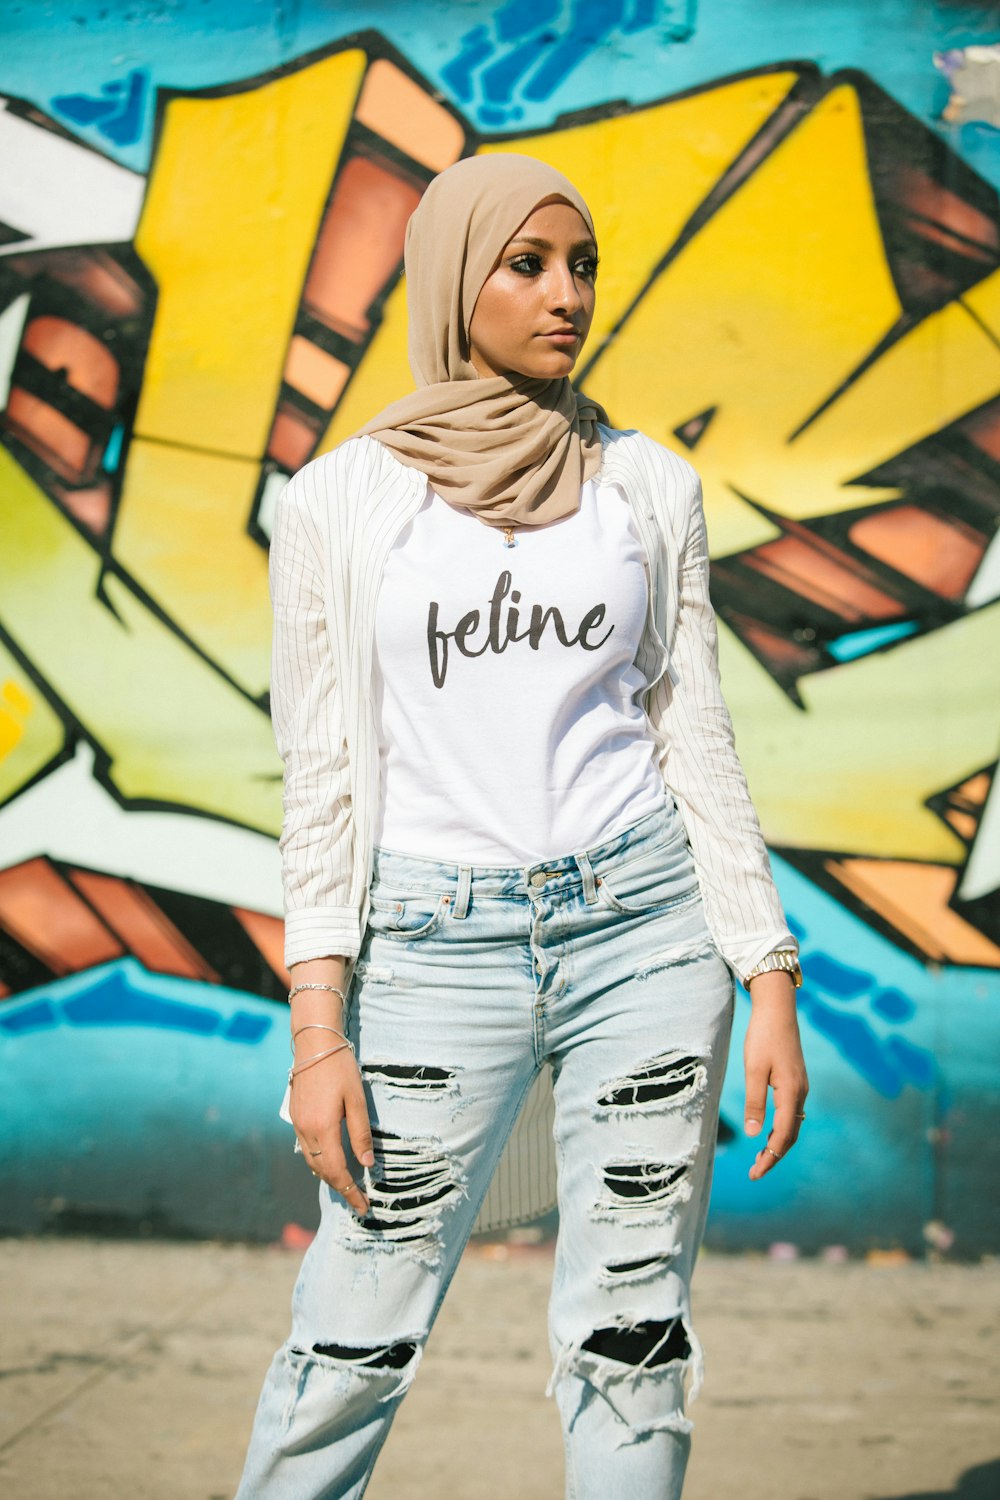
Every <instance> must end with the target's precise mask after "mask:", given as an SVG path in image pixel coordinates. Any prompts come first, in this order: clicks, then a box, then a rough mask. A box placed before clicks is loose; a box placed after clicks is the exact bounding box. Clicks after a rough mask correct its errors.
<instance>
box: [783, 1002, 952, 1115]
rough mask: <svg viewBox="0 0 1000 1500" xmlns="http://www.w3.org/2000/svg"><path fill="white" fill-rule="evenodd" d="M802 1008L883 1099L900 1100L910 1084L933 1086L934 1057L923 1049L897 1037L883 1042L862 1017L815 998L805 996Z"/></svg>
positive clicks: (818, 1029)
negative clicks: (906, 1086) (903, 1091)
mask: <svg viewBox="0 0 1000 1500" xmlns="http://www.w3.org/2000/svg"><path fill="white" fill-rule="evenodd" d="M800 1008H801V1009H802V1011H803V1012H804V1013H805V1015H806V1016H807V1017H808V1019H809V1020H810V1021H811V1022H812V1024H813V1025H814V1026H815V1027H816V1030H817V1031H820V1032H822V1034H823V1035H824V1036H826V1037H828V1038H829V1039H830V1041H832V1042H833V1043H834V1045H835V1046H836V1048H837V1050H838V1052H839V1053H840V1055H841V1057H843V1058H844V1060H845V1061H846V1062H849V1063H850V1064H851V1066H852V1067H853V1068H855V1069H856V1070H857V1072H858V1073H860V1074H861V1076H862V1078H864V1079H865V1080H866V1081H867V1082H868V1083H870V1084H871V1086H872V1088H873V1089H875V1090H877V1092H878V1093H880V1094H881V1095H882V1097H883V1098H885V1099H896V1098H898V1097H899V1095H900V1093H901V1092H902V1090H903V1088H904V1087H905V1085H906V1084H907V1083H912V1084H915V1085H916V1086H917V1088H921V1089H926V1088H930V1086H931V1084H932V1083H933V1081H934V1056H933V1053H930V1052H927V1051H926V1050H925V1049H924V1048H923V1047H916V1046H914V1045H913V1044H912V1043H910V1042H907V1041H906V1040H905V1039H904V1038H902V1037H898V1036H892V1037H888V1038H887V1039H886V1040H885V1041H883V1040H882V1039H881V1038H879V1037H878V1036H877V1034H876V1033H875V1032H874V1031H873V1030H872V1028H871V1026H870V1025H869V1024H868V1022H867V1021H866V1020H865V1019H864V1017H863V1016H859V1015H856V1014H854V1013H852V1012H848V1011H843V1010H837V1009H835V1007H833V1006H831V1005H827V1004H826V1003H825V1002H824V1001H822V1000H820V999H819V997H818V996H816V995H805V996H804V997H803V999H802V1000H801V1001H800Z"/></svg>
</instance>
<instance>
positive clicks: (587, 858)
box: [372, 792, 684, 896]
mask: <svg viewBox="0 0 1000 1500" xmlns="http://www.w3.org/2000/svg"><path fill="white" fill-rule="evenodd" d="M683 838H684V825H683V823H682V821H681V816H680V812H679V810H678V807H677V803H676V801H675V799H674V797H673V794H672V793H669V792H668V793H667V796H666V799H665V800H664V802H663V805H662V806H661V807H658V808H656V809H655V810H654V811H653V812H651V813H646V814H645V815H644V816H643V817H641V818H639V819H638V820H637V821H636V822H635V823H632V824H630V825H629V826H628V827H627V828H623V829H622V830H621V832H619V833H616V834H613V835H612V836H611V837H610V838H608V839H605V840H603V841H602V842H601V843H599V844H593V845H591V846H590V847H589V848H586V849H579V850H574V851H573V852H571V853H569V854H563V855H560V856H558V857H556V858H553V859H542V860H538V861H536V862H535V863H534V864H526V865H480V864H462V863H460V862H452V861H450V860H438V859H428V858H425V857H424V856H423V855H419V854H406V853H403V852H402V851H400V850H396V849H386V848H384V847H382V846H380V845H377V846H376V848H375V850H374V853H373V862H372V884H373V885H374V884H375V883H376V882H377V881H382V882H384V883H385V884H386V885H389V886H392V887H393V888H394V889H399V890H408V891H435V892H442V893H443V892H447V891H448V890H449V889H452V888H454V890H456V891H458V890H459V889H461V890H462V891H463V892H464V891H467V890H469V889H472V890H474V891H475V892H476V894H477V895H480V896H518V895H522V896H523V895H530V894H532V893H534V894H537V893H538V891H540V890H542V889H544V890H546V891H547V892H551V891H553V890H559V889H563V888H568V887H571V886H573V885H575V884H579V883H581V882H582V883H583V885H584V888H585V889H587V888H588V887H589V886H590V883H591V881H592V880H593V878H594V873H595V872H596V873H597V874H600V873H601V871H602V870H608V871H609V872H610V870H611V869H613V868H614V867H615V866H616V865H621V864H625V863H628V861H629V860H631V859H632V858H634V857H637V856H638V855H640V854H642V853H644V852H646V851H647V850H648V849H651V848H657V847H664V846H669V845H672V844H673V843H674V842H675V841H678V840H683ZM588 895H589V892H588Z"/></svg>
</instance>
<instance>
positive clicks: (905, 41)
mask: <svg viewBox="0 0 1000 1500" xmlns="http://www.w3.org/2000/svg"><path fill="white" fill-rule="evenodd" d="M543 5H544V9H543ZM508 9H509V11H510V15H511V16H512V18H513V19H512V20H510V21H507V20H505V21H504V32H505V35H506V34H507V33H512V32H515V31H517V30H518V27H519V26H524V25H526V24H527V20H526V19H519V18H522V17H526V16H527V15H528V13H529V10H530V3H529V0H523V3H522V5H520V6H514V4H513V0H512V3H511V4H510V6H509V7H508V6H503V7H501V6H498V5H497V0H463V4H462V7H461V11H462V21H463V23H464V26H465V29H464V31H463V32H462V33H461V41H460V43H459V46H458V50H457V51H456V52H455V53H454V55H451V56H449V48H453V47H454V46H455V43H454V41H453V40H452V39H451V37H449V35H448V26H449V20H453V19H454V16H453V13H450V12H449V11H448V10H447V9H444V10H439V11H438V12H434V11H429V12H426V13H425V12H424V11H422V10H421V9H420V8H419V7H412V6H401V5H399V3H398V0H368V4H366V6H365V11H364V24H365V26H366V27H369V28H371V29H372V30H373V31H378V32H381V33H382V34H383V35H384V36H385V37H386V39H387V41H388V42H389V43H390V44H391V45H393V46H394V47H396V48H398V49H399V50H400V51H401V52H403V53H404V54H405V55H406V57H407V58H408V59H409V60H410V61H411V62H412V63H413V65H414V67H416V68H417V69H418V70H419V71H420V72H421V73H423V74H424V76H425V77H426V78H427V79H428V80H429V82H430V84H431V86H432V87H439V88H441V89H443V90H444V91H445V92H446V93H447V94H448V95H449V96H450V97H451V98H453V99H454V100H455V101H456V102H458V103H460V104H468V103H471V101H472V100H473V98H474V96H475V75H476V69H477V68H479V67H481V66H484V65H488V63H489V61H490V60H493V61H496V60H497V58H498V56H499V51H500V48H503V47H509V46H510V45H518V44H519V43H520V41H523V40H524V36H525V35H527V34H528V33H524V34H522V35H520V36H517V37H513V38H512V40H504V39H502V38H501V37H500V28H499V26H498V15H499V14H500V13H501V11H503V12H507V11H508ZM551 9H552V0H539V4H538V5H537V6H536V7H535V17H536V29H537V30H542V29H545V28H551V27H553V26H554V25H555V23H554V22H553V21H552V20H551ZM759 9H760V8H759V7H758V10H759ZM987 9H988V8H987ZM137 14H138V12H137V11H136V8H135V5H134V3H133V0H74V5H73V8H72V16H71V17H70V15H69V13H68V12H67V11H66V10H65V8H63V7H60V6H26V5H25V4H24V3H23V0H0V35H2V36H3V38H4V47H3V50H2V55H0V92H2V93H7V94H14V95H16V96H18V97H20V98H25V99H28V100H29V101H31V102H32V103H34V104H36V105H37V106H38V107H39V108H41V109H49V108H50V101H51V99H52V97H53V95H55V96H56V97H59V98H67V97H70V98H73V97H76V98H80V97H81V96H82V97H91V98H96V100H97V101H98V105H99V106H100V105H101V103H103V102H104V101H103V96H102V92H101V91H102V83H103V81H104V80H106V78H107V67H108V58H109V57H111V56H116V55H117V56H121V57H122V59H123V66H126V67H133V68H142V69H144V70H145V71H146V72H147V73H148V75H149V77H150V79H151V81H155V80H158V79H160V78H162V79H165V80H169V83H170V85H171V86H172V87H173V88H177V89H200V88H213V87H220V86H226V85H232V84H237V83H239V82H240V81H242V80H244V79H247V78H252V77H255V76H259V75H261V74H262V73H265V72H267V71H268V70H269V69H272V68H277V67H287V66H289V65H290V64H292V63H293V60H294V56H296V55H297V56H300V57H304V56H307V55H308V54H310V53H314V52H317V51H319V50H320V49H322V48H324V47H331V46H336V45H337V44H338V43H339V42H340V41H341V40H342V39H343V38H345V37H349V36H351V35H352V34H354V33H355V32H356V31H357V28H358V11H357V6H356V5H350V4H348V3H347V0H298V3H297V4H296V7H295V36H294V48H292V47H291V46H290V43H289V36H288V29H287V27H285V26H281V25H271V24H269V23H268V22H269V17H270V16H271V15H272V14H273V12H272V11H271V9H270V8H269V7H268V6H267V5H262V4H261V0H198V3H197V4H195V3H187V0H177V3H176V4H175V5H174V6H173V7H172V9H171V21H170V25H169V26H156V25H149V26H141V27H137V26H136V15H137ZM557 14H558V15H559V16H562V15H564V14H565V15H566V16H567V17H569V16H570V15H571V9H570V7H569V6H568V5H566V3H565V0H558V9H557ZM543 16H544V17H545V19H544V20H543V19H542V18H543ZM985 17H986V10H984V8H983V7H982V6H981V5H979V6H977V5H974V4H972V3H970V0H964V3H963V0H953V3H951V4H949V5H948V6H947V7H946V8H942V7H940V6H939V7H937V8H936V10H935V8H933V7H931V9H930V10H929V11H927V12H926V14H925V15H924V16H923V18H922V20H921V22H920V24H917V23H914V24H911V25H901V24H900V11H899V9H898V8H897V7H896V6H894V5H886V6H875V7H873V6H871V5H870V4H868V3H866V0H830V3H829V4H826V5H822V6H817V5H812V6H809V5H803V4H802V3H801V0H769V3H768V5H767V7H766V20H764V19H763V16H762V14H756V15H755V11H754V8H753V7H748V6H747V5H746V0H705V3H703V4H701V5H699V6H697V8H696V4H695V0H687V3H675V4H667V3H666V0H630V3H629V4H628V5H627V8H626V12H625V14H624V16H623V19H622V20H621V22H620V23H619V25H618V27H617V28H616V31H615V33H614V36H613V38H612V39H611V42H610V45H605V46H602V47H599V48H597V49H593V50H592V51H591V52H590V53H589V55H588V56H587V57H586V59H585V60H584V61H583V62H582V63H581V64H579V65H578V66H577V67H576V68H575V70H574V71H573V72H572V73H571V75H570V76H569V78H568V80H567V82H566V84H565V86H564V87H562V88H560V89H559V90H558V91H557V93H556V94H555V95H553V96H552V97H551V99H549V100H541V101H538V102H533V101H529V100H528V99H527V98H526V97H525V96H524V95H523V94H522V95H521V96H520V100H519V104H520V106H521V107H523V119H524V125H523V128H528V129H536V128H537V129H544V128H545V127H546V126H548V125H549V124H551V122H552V120H553V119H554V118H555V116H556V115H557V114H561V113H564V112H567V111H571V110H576V109H583V108H590V107H594V106H598V105H601V104H603V103H606V102H608V101H609V100H616V99H624V98H627V99H628V100H629V101H630V103H631V104H632V105H633V106H634V107H636V108H638V107H640V106H641V105H642V104H643V103H646V102H649V101H650V100H652V99H659V98H661V97H663V96H664V95H665V94H668V93H674V92H681V91H683V90H686V89H691V88H695V87H700V86H703V85H705V84H706V83H709V82H710V81H712V80H714V79H719V78H723V77H725V76H726V75H727V74H730V73H734V72H739V73H742V72H744V71H747V70H750V69H753V68H759V67H767V66H771V65H773V64H774V63H775V62H778V61H781V60H782V59H787V58H807V59H812V60H814V61H816V62H817V63H819V64H820V66H821V67H822V68H823V70H824V72H826V73H831V72H834V71H835V70H836V69H838V68H844V67H849V68H857V69H860V70H861V71H863V72H867V73H870V74H871V76H872V77H873V78H874V79H875V80H876V81H877V82H878V83H879V84H880V85H881V86H882V87H883V88H886V89H888V90H889V91H890V92H891V93H893V94H894V95H895V97H896V98H897V99H898V100H899V102H900V103H901V104H902V105H903V106H904V108H906V109H908V110H910V111H911V112H912V113H913V114H915V115H916V116H917V117H918V118H919V119H923V120H925V121H927V122H928V123H929V124H933V125H935V126H936V128H938V129H939V130H940V131H941V133H942V134H947V137H948V140H949V143H950V144H951V145H953V146H954V147H956V148H957V149H958V150H959V151H960V152H961V153H962V154H963V155H965V157H966V159H967V160H969V161H971V162H972V164H973V165H974V166H975V167H976V169H977V170H978V171H980V172H982V173H983V175H984V176H986V177H987V178H988V179H989V180H991V181H993V182H995V183H1000V132H998V131H995V130H991V129H989V128H988V127H983V128H977V127H976V126H974V125H966V126H961V127H957V128H955V127H952V128H949V127H947V126H946V125H943V124H940V123H939V115H940V110H941V107H942V105H943V103H944V101H945V99H946V98H947V93H948V89H947V83H946V81H945V80H944V79H943V78H942V76H941V74H940V73H939V72H938V70H937V69H936V68H935V67H934V64H933V55H934V52H935V51H936V50H940V49H943V48H949V47H964V46H967V45H968V44H970V43H973V42H976V41H980V42H981V41H983V40H993V39H994V32H995V28H994V29H993V31H989V32H988V34H987V30H988V27H989V21H988V19H984V18H985ZM438 18H440V24H435V23H436V21H437V20H438ZM565 24H566V25H569V24H571V22H570V21H569V20H567V22H566V23H565ZM472 37H474V38H475V42H474V44H473V43H472V42H470V38H472ZM679 44H682V45H679ZM473 45H474V46H475V49H476V50H475V53H474V54H473V53H472V51H471V48H472V46H473ZM140 49H141V50H140ZM463 80H464V81H463ZM481 102H483V101H481ZM471 113H472V115H473V117H474V118H475V119H476V120H480V119H481V115H480V112H479V111H478V110H476V109H473V110H472V111H471ZM62 118H67V117H66V116H62ZM102 118H103V117H102ZM153 122H154V111H153V110H152V109H151V108H145V109H144V110H143V120H142V128H141V134H140V136H139V137H138V138H137V139H136V140H135V141H134V142H133V143H132V144H130V145H125V146H120V145H116V144H114V142H113V141H112V140H111V139H110V138H109V137H108V136H107V135H100V136H99V135H98V130H97V126H96V125H91V126H86V127H82V126H81V127H80V128H81V129H84V130H86V131H87V132H90V133H92V138H93V139H95V140H99V142H100V143H101V144H102V145H105V146H106V149H108V153H109V155H111V156H113V157H115V158H116V159H117V160H119V161H121V162H123V163H125V164H126V165H128V166H131V167H134V168H136V169H137V170H140V171H144V170H146V168H147V166H148V163H149V159H150V151H151V147H152V143H153ZM482 123H484V124H485V123H489V122H487V121H485V120H483V121H482ZM119 133H120V131H119Z"/></svg>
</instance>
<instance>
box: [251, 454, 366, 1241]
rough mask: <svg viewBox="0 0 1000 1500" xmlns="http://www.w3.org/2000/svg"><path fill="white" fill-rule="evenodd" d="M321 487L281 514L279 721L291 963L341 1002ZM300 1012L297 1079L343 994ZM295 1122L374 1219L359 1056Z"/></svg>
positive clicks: (336, 1180)
mask: <svg viewBox="0 0 1000 1500" xmlns="http://www.w3.org/2000/svg"><path fill="white" fill-rule="evenodd" d="M316 483H317V466H315V465H312V466H309V469H308V470H305V471H301V472H300V473H299V474H298V475H296V476H295V477H294V478H293V479H292V480H291V482H290V483H289V484H288V485H287V486H286V488H285V490H284V491H283V492H282V494H281V496H280V497H279V499H278V503H277V506H276V509H275V516H274V525H273V528H272V534H271V549H270V557H269V564H268V576H269V583H270V590H271V603H272V608H273V613H274V628H273V636H272V648H271V720H272V725H273V729H274V737H275V741H276V743H277V746H278V751H279V753H280V755H281V758H282V761H283V763H284V768H285V770H284V791H283V810H284V815H283V819H282V826H281V837H280V839H279V841H278V847H279V850H280V853H281V867H282V868H281V874H282V888H283V892H284V904H285V962H286V964H287V966H288V969H289V972H290V974H291V978H292V986H293V988H294V987H295V986H296V985H301V984H306V983H308V984H322V985H333V986H336V987H337V988H338V989H340V990H343V989H344V970H345V960H346V958H347V957H348V956H351V957H353V956H355V955H356V954H357V952H358V931H357V927H358V917H357V913H356V911H355V910H354V907H353V906H352V905H351V904H350V881H351V873H352V870H351V859H352V842H353V841H352V829H351V818H352V802H351V781H350V765H349V762H348V756H347V745H346V739H345V735H344V728H343V721H344V716H343V703H342V696H341V693H340V691H339V687H338V683H337V680H336V672H335V667H334V662H333V657H332V654H331V650H330V642H329V639H328V633H327V624H326V609H325V603H324V597H323V585H322V575H321V571H320V567H319V557H320V547H319V538H318V535H317V533H316V527H315V521H314V518H313V512H312V509H311V505H310V502H314V501H315V500H316V498H317V495H316V490H315V485H316ZM290 1010H291V1014H290V1021H291V1029H292V1038H293V1048H294V1057H293V1062H294V1066H295V1067H296V1068H299V1067H301V1065H302V1064H303V1063H309V1060H310V1059H311V1058H313V1057H317V1056H318V1054H320V1053H323V1052H326V1051H328V1050H329V1049H330V1048H331V1047H333V1046H337V1045H338V1044H339V1042H340V1039H341V1038H340V1037H339V1036H338V1035H336V1034H335V1033H337V1032H342V1030H343V1003H342V1001H341V999H340V996H339V995H337V994H336V993H335V992H334V991H333V990H328V989H307V990H302V991H300V993H299V994H297V995H295V996H294V997H293V998H292V1000H291V1007H290ZM303 1028H305V1029H303ZM289 1111H290V1113H291V1117H292V1123H293V1125H294V1127H295V1133H296V1136H297V1137H298V1140H299V1144H300V1146H301V1148H302V1151H303V1154H304V1155H305V1157H306V1161H307V1163H308V1165H309V1166H310V1168H311V1169H312V1170H313V1171H314V1172H315V1173H316V1174H317V1176H319V1177H322V1178H323V1179H324V1180H325V1181H327V1182H328V1183H329V1184H330V1186H331V1187H333V1188H334V1189H335V1190H336V1191H337V1192H341V1193H342V1195H343V1196H344V1197H345V1199H346V1201H347V1202H348V1203H349V1204H350V1206H351V1208H353V1209H354V1210H355V1211H356V1212H360V1213H362V1214H364V1213H366V1212H367V1210H368V1200H367V1198H366V1197H365V1195H364V1193H363V1192H362V1190H361V1189H360V1188H355V1187H353V1186H350V1174H349V1172H348V1169H347V1164H346V1159H345V1155H344V1149H343V1139H342V1130H341V1126H342V1122H343V1121H345V1120H346V1122H347V1128H348V1135H349V1138H350V1141H351V1145H352V1147H353V1149H354V1152H355V1154H356V1155H357V1157H358V1159H359V1161H360V1162H361V1163H362V1165H364V1166H370V1165H371V1164H372V1162H373V1160H374V1157H373V1155H372V1149H371V1148H372V1138H371V1129H370V1126H369V1121H368V1113H367V1108H366V1104H365V1097H364V1088H363V1085H362V1081H361V1076H360V1073H359V1071H358V1066H357V1063H356V1061H355V1059H354V1056H353V1054H352V1053H351V1052H350V1051H349V1050H347V1049H346V1048H345V1049H344V1050H343V1051H338V1052H331V1055H330V1056H328V1057H322V1058H320V1059H319V1060H318V1061H317V1062H315V1063H312V1064H311V1065H309V1066H306V1067H304V1068H302V1071H301V1072H299V1073H296V1075H295V1077H294V1078H293V1079H292V1082H291V1091H290V1101H289Z"/></svg>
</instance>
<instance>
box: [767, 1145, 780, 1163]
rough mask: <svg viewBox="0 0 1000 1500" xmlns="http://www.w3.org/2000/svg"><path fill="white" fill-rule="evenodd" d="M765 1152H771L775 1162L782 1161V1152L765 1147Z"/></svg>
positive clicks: (771, 1147)
mask: <svg viewBox="0 0 1000 1500" xmlns="http://www.w3.org/2000/svg"><path fill="white" fill-rule="evenodd" d="M764 1150H765V1151H770V1153H771V1155H772V1156H773V1157H774V1159H775V1161H780V1160H781V1155H782V1153H781V1152H780V1151H775V1149H774V1147H773V1146H765V1147H764Z"/></svg>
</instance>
